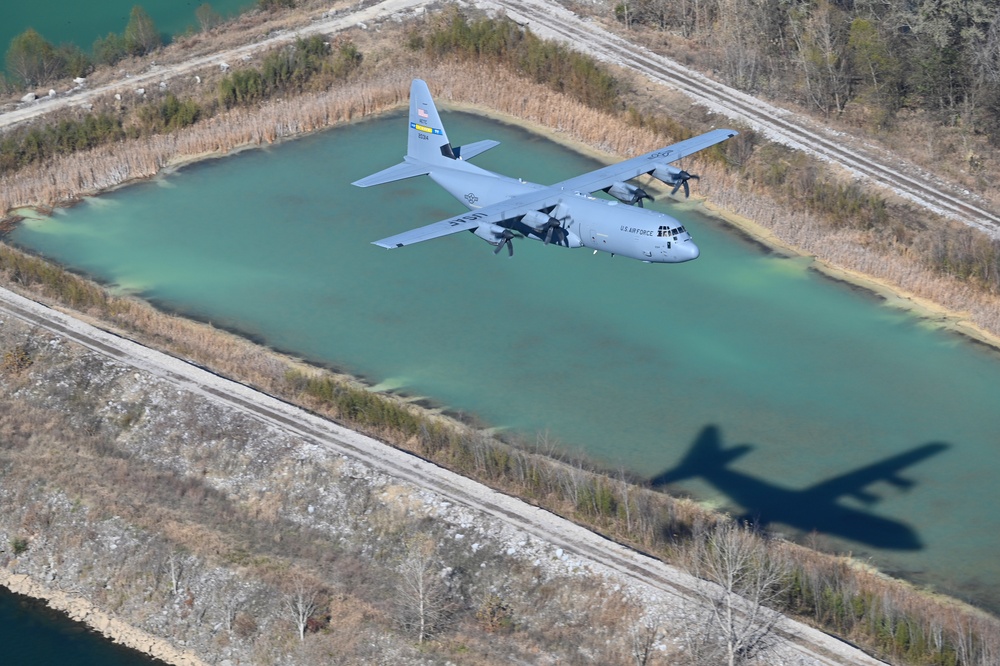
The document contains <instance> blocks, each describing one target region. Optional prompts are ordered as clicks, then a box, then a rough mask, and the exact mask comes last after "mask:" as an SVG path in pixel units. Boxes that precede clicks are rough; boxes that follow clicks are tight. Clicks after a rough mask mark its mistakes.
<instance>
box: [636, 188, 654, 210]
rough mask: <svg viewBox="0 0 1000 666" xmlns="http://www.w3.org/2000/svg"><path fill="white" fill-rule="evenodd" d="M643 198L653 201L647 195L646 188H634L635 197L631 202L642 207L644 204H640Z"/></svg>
mask: <svg viewBox="0 0 1000 666" xmlns="http://www.w3.org/2000/svg"><path fill="white" fill-rule="evenodd" d="M643 199H649V200H650V201H655V199H653V197H651V196H649V193H647V192H646V190H644V189H642V188H641V187H637V188H635V199H634V200H633V201H632V203H633V204H634V205H636V206H638V207H639V208H644V206H643V205H642V200H643Z"/></svg>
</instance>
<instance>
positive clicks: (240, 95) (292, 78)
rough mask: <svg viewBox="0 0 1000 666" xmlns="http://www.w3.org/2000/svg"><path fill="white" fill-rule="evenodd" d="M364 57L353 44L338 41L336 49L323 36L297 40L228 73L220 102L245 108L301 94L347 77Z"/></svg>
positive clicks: (224, 104)
mask: <svg viewBox="0 0 1000 666" xmlns="http://www.w3.org/2000/svg"><path fill="white" fill-rule="evenodd" d="M362 59H363V56H362V54H361V52H360V51H359V50H358V48H357V46H355V45H354V42H351V41H350V40H341V41H339V42H338V43H337V44H336V48H334V46H333V45H331V43H330V42H327V41H324V39H323V37H321V36H319V35H313V36H312V37H308V38H305V39H302V38H299V39H298V40H296V42H295V43H294V44H292V45H290V46H288V47H286V48H282V49H278V50H276V51H272V52H271V53H268V54H267V55H266V56H265V57H264V61H263V63H261V66H260V67H259V68H258V67H246V68H243V69H238V70H236V71H234V72H231V73H229V74H227V75H226V76H225V77H223V79H222V80H221V81H220V82H219V103H220V104H221V105H222V106H223V107H224V108H227V109H230V108H232V107H234V106H247V105H250V104H253V103H255V102H259V101H262V100H264V99H267V98H269V97H271V96H272V95H276V94H283V93H289V92H295V93H301V92H304V91H305V90H306V89H307V88H308V87H310V86H319V87H323V86H324V85H327V84H329V83H332V82H333V81H336V80H342V79H344V78H346V77H347V76H348V75H349V74H350V73H351V72H353V71H354V70H355V69H357V67H358V66H359V65H360V64H361V61H362Z"/></svg>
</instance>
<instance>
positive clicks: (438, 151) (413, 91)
mask: <svg viewBox="0 0 1000 666" xmlns="http://www.w3.org/2000/svg"><path fill="white" fill-rule="evenodd" d="M406 156H407V157H409V158H412V159H415V160H419V161H421V162H429V163H432V164H433V163H434V162H439V161H441V160H442V159H448V160H454V159H456V157H457V155H455V151H454V150H453V149H452V147H451V142H450V141H448V133H447V132H445V131H444V123H442V122H441V115H440V114H439V113H438V110H437V107H436V106H435V105H434V99H433V98H432V97H431V91H430V89H429V88H428V87H427V84H426V83H425V82H424V81H422V80H421V79H413V83H411V84H410V117H409V128H408V129H407V134H406Z"/></svg>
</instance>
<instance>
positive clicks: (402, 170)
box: [351, 162, 430, 187]
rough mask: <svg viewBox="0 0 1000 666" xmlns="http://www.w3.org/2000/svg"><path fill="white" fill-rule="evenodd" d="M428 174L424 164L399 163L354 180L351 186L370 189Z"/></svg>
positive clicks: (427, 168) (428, 169) (428, 171)
mask: <svg viewBox="0 0 1000 666" xmlns="http://www.w3.org/2000/svg"><path fill="white" fill-rule="evenodd" d="M428 173H430V168H429V167H428V166H427V165H426V164H411V163H410V162H400V163H399V164H397V165H396V166H391V167H389V168H388V169H382V170H381V171H379V172H378V173H373V174H372V175H370V176H367V177H366V178H362V179H361V180H356V181H354V182H353V183H351V185H357V186H358V187H371V186H372V185H381V184H383V183H391V182H393V181H395V180H404V179H406V178H413V177H415V176H424V175H427V174H428Z"/></svg>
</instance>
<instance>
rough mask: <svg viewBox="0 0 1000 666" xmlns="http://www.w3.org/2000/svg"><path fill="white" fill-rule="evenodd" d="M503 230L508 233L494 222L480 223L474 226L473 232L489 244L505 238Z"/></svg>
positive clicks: (500, 241)
mask: <svg viewBox="0 0 1000 666" xmlns="http://www.w3.org/2000/svg"><path fill="white" fill-rule="evenodd" d="M504 232H507V233H508V234H509V233H510V232H509V231H507V230H506V229H504V228H503V227H500V226H497V225H495V224H480V225H479V226H478V227H476V230H475V231H474V232H473V233H475V234H476V235H477V236H479V237H480V238H482V239H483V240H484V241H486V242H487V243H489V244H490V245H499V244H500V243H502V242H503V241H504V239H505V238H506V236H505V235H504Z"/></svg>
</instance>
